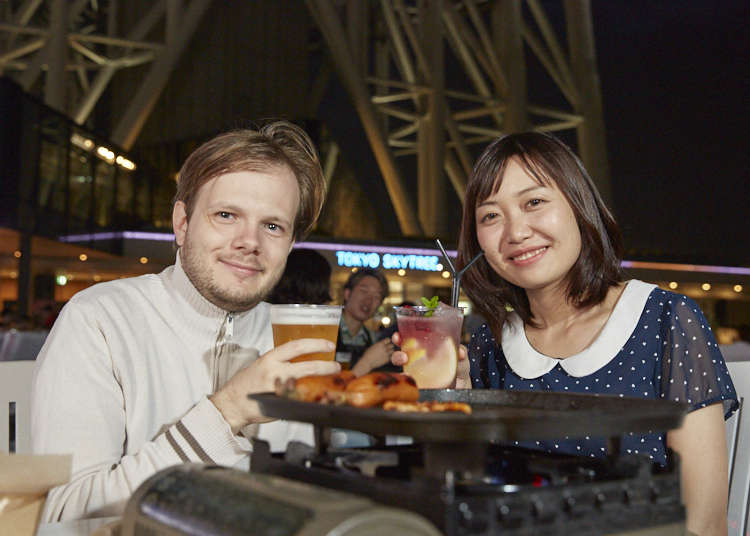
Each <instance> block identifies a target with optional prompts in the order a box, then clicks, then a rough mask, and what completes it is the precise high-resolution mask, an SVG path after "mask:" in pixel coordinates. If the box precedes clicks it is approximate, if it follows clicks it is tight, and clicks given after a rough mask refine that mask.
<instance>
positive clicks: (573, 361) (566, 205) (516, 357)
mask: <svg viewBox="0 0 750 536" xmlns="http://www.w3.org/2000/svg"><path fill="white" fill-rule="evenodd" d="M479 251H484V257H483V258H482V259H480V260H479V261H478V262H476V263H475V264H474V265H473V266H472V267H471V268H469V269H468V270H467V272H466V273H465V274H464V276H463V288H464V291H465V292H466V294H467V295H468V296H469V298H470V299H471V300H472V302H473V303H474V304H475V306H476V308H477V309H478V312H479V313H480V314H482V315H483V316H484V317H485V318H487V319H489V321H488V324H487V325H484V326H482V327H481V328H480V329H479V330H477V332H476V333H475V334H474V336H473V337H472V340H471V342H470V344H469V365H470V376H471V385H472V386H473V387H474V388H494V389H521V390H540V391H556V392H571V393H572V392H579V393H608V394H618V395H619V396H621V397H642V398H654V399H659V398H663V399H669V400H678V401H681V402H686V403H687V404H688V405H689V413H688V415H687V416H686V418H685V420H684V424H683V426H682V428H680V429H679V430H671V431H669V432H666V433H654V434H646V435H635V434H629V435H627V436H625V437H624V438H623V442H622V449H623V452H627V453H631V452H632V453H646V454H648V455H649V456H651V457H652V458H653V459H654V460H655V461H656V462H658V463H660V464H665V463H666V449H667V448H671V449H673V450H674V451H675V452H677V453H678V454H679V455H680V459H681V480H682V486H683V500H684V503H685V506H686V508H687V527H688V529H689V530H690V531H691V532H694V533H696V534H701V535H703V534H726V531H727V524H726V510H727V450H726V445H725V439H724V418H725V417H728V416H729V415H731V413H732V412H733V411H734V410H735V409H736V407H737V399H736V394H735V391H734V388H733V386H732V381H731V379H730V377H729V373H728V371H727V369H726V365H725V364H724V360H723V359H722V357H721V354H720V352H719V349H718V346H717V345H716V341H715V339H714V337H713V334H712V333H711V330H710V328H709V327H708V323H707V322H706V320H705V318H704V316H703V313H702V312H701V311H700V309H699V308H698V306H697V305H696V304H695V303H694V302H693V301H692V300H690V299H689V298H687V297H685V296H681V295H677V294H674V293H671V292H667V291H663V290H661V289H659V288H656V287H655V286H654V285H649V284H647V283H644V282H642V281H636V280H631V281H625V280H624V274H623V272H622V271H621V269H620V260H621V258H622V252H623V246H622V239H621V237H620V233H619V231H618V229H617V226H616V224H615V221H614V219H613V217H612V215H611V214H610V212H609V210H608V209H607V208H606V207H605V206H604V203H603V202H602V200H601V198H600V196H599V194H598V192H597V191H596V188H595V186H594V184H593V182H592V181H591V179H590V178H589V176H588V174H587V173H586V171H585V170H584V168H583V166H582V165H581V163H580V161H579V160H578V159H577V158H576V156H575V155H574V154H573V153H572V152H571V151H570V149H568V147H566V146H565V145H564V144H563V143H561V142H560V141H558V140H557V139H556V138H554V137H552V136H550V135H547V134H541V133H522V134H513V135H509V136H505V137H503V138H500V139H498V140H496V141H495V142H494V143H492V144H491V145H490V146H489V147H487V149H486V150H485V151H484V153H483V154H482V156H481V157H480V158H479V160H478V161H477V163H476V165H475V166H474V170H473V172H472V175H471V177H470V179H469V183H468V185H467V189H466V198H465V204H464V213H463V225H462V230H461V239H460V244H459V260H458V263H459V266H464V265H465V264H466V263H467V262H468V261H469V260H470V259H472V258H473V257H474V256H475V255H476V254H477V253H479ZM509 311H512V312H509ZM466 368H467V367H465V366H464V367H460V368H459V375H460V377H459V378H458V379H457V385H458V386H461V385H465V382H467V380H468V378H467V372H466ZM530 446H532V447H535V448H540V449H544V450H548V451H554V452H564V453H573V454H583V455H589V456H602V455H604V453H605V445H604V441H603V440H597V439H594V438H591V439H589V438H585V439H578V438H574V439H568V438H561V440H557V441H549V442H544V441H538V442H532V445H530Z"/></svg>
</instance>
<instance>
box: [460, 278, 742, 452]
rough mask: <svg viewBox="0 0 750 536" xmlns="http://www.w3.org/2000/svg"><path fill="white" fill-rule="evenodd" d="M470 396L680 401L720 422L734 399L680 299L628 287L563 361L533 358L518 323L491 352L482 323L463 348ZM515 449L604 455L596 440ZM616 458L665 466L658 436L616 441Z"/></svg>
mask: <svg viewBox="0 0 750 536" xmlns="http://www.w3.org/2000/svg"><path fill="white" fill-rule="evenodd" d="M469 363H470V365H471V381H472V386H473V388H475V389H516V390H525V391H550V392H557V393H588V394H594V393H600V394H611V395H619V396H620V397H639V398H652V399H666V400H675V401H679V402H686V403H687V404H689V406H690V411H693V410H696V409H699V408H702V407H705V406H708V405H711V404H714V403H719V402H721V403H722V404H723V405H724V415H725V418H727V417H729V416H730V415H731V414H732V413H733V412H734V411H735V410H736V409H737V407H738V402H737V394H736V392H735V390H734V386H733V385H732V380H731V378H730V377H729V371H728V370H727V367H726V364H725V363H724V359H723V358H722V357H721V353H720V352H719V347H718V345H717V344H716V340H715V339H714V336H713V333H712V332H711V328H710V327H709V325H708V322H707V321H706V319H705V317H704V316H703V312H702V311H701V310H700V308H699V307H698V305H697V304H696V303H695V302H694V301H692V300H691V299H690V298H688V297H686V296H682V295H679V294H674V293H672V292H668V291H665V290H661V289H659V288H656V287H655V286H654V285H650V284H647V283H644V282H642V281H637V280H632V281H629V282H628V284H627V285H626V287H625V290H624V291H623V293H622V295H621V296H620V299H619V300H618V302H617V304H616V305H615V308H614V309H613V311H612V313H611V315H610V317H609V319H608V321H607V323H606V324H605V326H604V328H603V329H602V331H601V333H600V334H599V336H598V337H597V338H596V340H595V341H594V342H593V343H592V344H591V345H590V346H589V347H588V348H586V349H585V350H584V351H582V352H581V353H579V354H576V355H574V356H570V357H568V358H565V359H554V358H551V357H548V356H545V355H543V354H541V353H539V352H537V351H536V350H535V349H534V348H533V347H532V346H531V344H529V342H528V340H527V338H526V334H525V332H524V329H523V323H522V321H521V319H520V318H519V317H518V316H517V315H511V317H510V320H509V322H506V325H505V326H504V328H503V334H502V344H501V345H498V344H497V343H496V342H495V339H494V337H493V335H492V332H491V331H490V329H489V327H488V326H487V325H486V324H485V325H483V326H482V327H480V328H479V329H478V330H477V331H476V332H475V333H474V335H473V336H472V338H471V342H470V343H469ZM515 444H518V445H521V446H524V447H531V448H536V449H541V450H544V451H548V452H559V453H565V454H579V455H585V456H592V457H596V456H604V455H605V454H606V441H605V439H604V438H596V437H583V438H572V437H563V438H560V439H559V440H553V441H531V442H516V443H515ZM622 452H623V453H635V454H638V453H641V454H646V455H648V456H649V457H651V458H652V459H654V460H655V461H656V462H658V463H659V464H661V465H664V464H666V434H665V433H664V431H659V430H654V431H653V433H648V434H645V435H638V434H633V433H629V434H626V435H625V436H623V440H622Z"/></svg>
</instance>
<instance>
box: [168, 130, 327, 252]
mask: <svg viewBox="0 0 750 536" xmlns="http://www.w3.org/2000/svg"><path fill="white" fill-rule="evenodd" d="M278 167H286V168H289V169H290V170H291V171H292V173H293V174H294V177H295V178H296V179H297V186H298V187H299V207H298V208H297V214H296V217H295V218H294V233H293V236H294V240H300V239H301V238H304V237H305V235H307V233H309V232H310V230H311V229H312V227H313V225H314V224H315V222H316V220H317V219H318V216H319V215H320V211H321V209H322V208H323V202H324V201H325V197H326V181H325V178H324V176H323V171H322V170H321V168H320V159H319V157H318V153H317V151H316V150H315V146H314V145H313V142H312V140H311V139H310V137H309V136H308V135H307V133H306V132H305V131H304V130H302V129H301V128H300V127H298V126H296V125H294V124H292V123H289V122H288V121H275V122H273V123H269V124H267V125H265V126H263V127H261V128H260V129H258V130H250V129H242V130H233V131H230V132H226V133H224V134H220V135H218V136H216V137H215V138H213V139H211V140H209V141H207V142H206V143H204V144H203V145H201V146H200V147H198V149H196V150H195V151H193V153H192V154H191V155H190V156H188V158H187V160H185V163H184V164H183V165H182V169H181V170H180V173H179V175H178V178H177V193H176V194H175V198H174V200H175V202H177V201H182V202H183V203H185V213H186V214H187V218H188V220H190V217H191V216H192V211H193V208H194V206H195V201H196V196H197V194H198V190H200V188H201V186H203V185H204V184H206V183H207V182H208V181H210V180H212V179H215V178H216V177H218V176H220V175H225V174H227V173H235V172H239V171H269V170H272V169H273V168H278Z"/></svg>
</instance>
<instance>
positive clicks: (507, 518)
mask: <svg viewBox="0 0 750 536" xmlns="http://www.w3.org/2000/svg"><path fill="white" fill-rule="evenodd" d="M496 505H497V520H498V522H499V523H500V527H502V528H504V529H517V528H520V527H521V526H522V525H523V521H524V517H526V516H525V515H524V505H523V503H521V502H518V503H514V502H513V501H512V500H503V501H497V503H496ZM527 511H528V510H527Z"/></svg>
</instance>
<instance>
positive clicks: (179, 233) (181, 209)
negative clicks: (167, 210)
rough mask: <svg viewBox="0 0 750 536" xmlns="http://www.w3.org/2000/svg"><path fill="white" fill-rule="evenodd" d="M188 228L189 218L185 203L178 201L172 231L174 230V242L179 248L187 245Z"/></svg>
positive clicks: (175, 206)
mask: <svg viewBox="0 0 750 536" xmlns="http://www.w3.org/2000/svg"><path fill="white" fill-rule="evenodd" d="M187 228H188V217H187V211H186V210H185V203H183V202H182V201H177V202H176V203H175V204H174V208H173V209H172V229H173V230H174V241H175V242H176V243H177V247H181V246H182V244H184V243H185V235H186V234H187Z"/></svg>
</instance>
